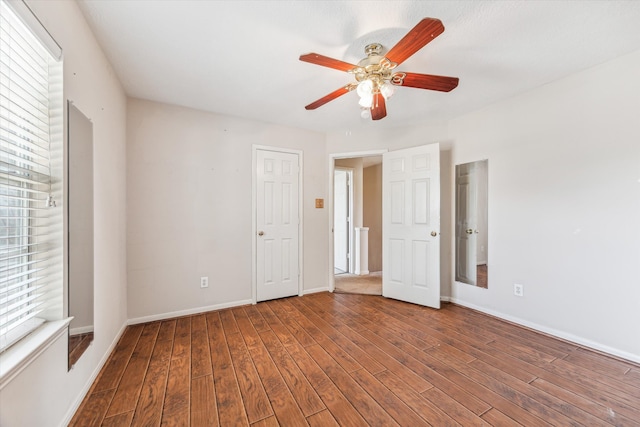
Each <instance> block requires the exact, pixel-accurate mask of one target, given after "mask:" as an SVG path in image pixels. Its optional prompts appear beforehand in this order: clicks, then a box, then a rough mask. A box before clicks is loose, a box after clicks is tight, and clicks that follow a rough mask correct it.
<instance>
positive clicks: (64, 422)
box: [60, 322, 127, 427]
mask: <svg viewBox="0 0 640 427" xmlns="http://www.w3.org/2000/svg"><path fill="white" fill-rule="evenodd" d="M126 328H127V322H125V323H124V324H123V325H122V327H121V328H120V330H119V331H118V333H117V334H116V336H115V338H114V339H113V340H112V341H111V344H109V348H107V350H106V351H105V352H104V354H103V355H102V358H101V359H100V362H99V363H98V365H97V366H96V368H95V369H94V370H93V373H92V374H91V376H90V377H89V379H88V380H87V382H86V384H85V385H84V387H83V388H82V390H81V391H80V393H79V394H78V397H77V399H76V400H75V402H73V404H72V405H71V406H70V407H69V410H68V411H67V413H66V415H65V416H64V418H63V420H62V423H61V424H60V427H64V426H67V425H69V423H70V422H71V418H73V416H74V415H75V414H76V411H77V410H78V408H79V407H80V404H81V403H82V401H83V400H84V398H85V396H86V395H87V393H88V392H89V390H90V389H91V386H92V385H93V382H94V381H95V380H96V378H97V377H98V374H99V373H100V371H101V370H102V368H103V367H104V365H105V363H107V360H108V359H109V356H111V353H112V352H113V350H114V349H115V348H116V345H117V344H118V341H120V337H122V334H124V330H125V329H126ZM91 345H94V343H91Z"/></svg>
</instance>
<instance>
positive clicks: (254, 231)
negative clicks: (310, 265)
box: [251, 144, 304, 304]
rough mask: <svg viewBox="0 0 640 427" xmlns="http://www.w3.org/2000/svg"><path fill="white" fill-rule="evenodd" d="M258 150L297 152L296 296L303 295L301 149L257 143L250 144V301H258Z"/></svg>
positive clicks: (302, 157)
mask: <svg viewBox="0 0 640 427" xmlns="http://www.w3.org/2000/svg"><path fill="white" fill-rule="evenodd" d="M258 150H262V151H273V152H276V153H289V154H297V155H298V274H299V275H298V296H300V297H301V296H302V295H304V262H303V261H304V233H303V230H304V203H303V202H304V185H303V184H304V181H303V175H304V167H303V166H304V162H303V160H304V156H303V151H302V150H293V149H289V148H280V147H272V146H269V145H258V144H253V145H252V146H251V236H252V237H251V259H252V262H251V299H252V301H251V303H252V304H257V303H258V295H257V293H258V292H257V289H258V279H257V275H258V272H257V269H256V264H257V262H258V252H257V249H256V239H255V236H256V234H257V233H258V229H257V228H256V220H257V216H256V210H257V205H256V198H257V194H258V192H257V188H256V180H257V166H258V160H257V159H258V158H257V152H258Z"/></svg>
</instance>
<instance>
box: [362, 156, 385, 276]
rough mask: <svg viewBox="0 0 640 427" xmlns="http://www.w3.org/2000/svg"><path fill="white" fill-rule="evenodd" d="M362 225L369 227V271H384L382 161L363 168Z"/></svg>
mask: <svg viewBox="0 0 640 427" xmlns="http://www.w3.org/2000/svg"><path fill="white" fill-rule="evenodd" d="M362 204H363V209H362V225H363V226H364V227H369V271H371V272H374V271H382V163H380V164H377V165H374V166H369V167H366V168H364V169H363V197H362Z"/></svg>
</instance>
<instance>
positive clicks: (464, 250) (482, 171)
mask: <svg viewBox="0 0 640 427" xmlns="http://www.w3.org/2000/svg"><path fill="white" fill-rule="evenodd" d="M488 163H489V162H488V161H487V160H480V161H477V162H471V163H464V164H461V165H456V252H455V253H456V259H455V264H456V281H458V282H462V283H468V284H470V285H473V286H478V287H481V288H487V287H488V271H487V261H488V251H487V246H488V236H489V234H488V221H487V219H488V218H487V212H488V197H487V196H488V194H487V192H488V176H487V173H488Z"/></svg>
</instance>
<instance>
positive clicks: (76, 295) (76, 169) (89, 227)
mask: <svg viewBox="0 0 640 427" xmlns="http://www.w3.org/2000/svg"><path fill="white" fill-rule="evenodd" d="M67 105H68V128H67V129H68V135H67V136H68V138H67V155H68V160H67V184H68V186H67V203H68V206H67V212H68V214H67V221H68V223H67V226H68V227H67V230H68V233H69V239H68V242H69V249H68V250H69V254H68V258H67V260H68V266H67V267H68V268H67V271H68V283H69V287H68V309H69V313H68V315H69V316H72V317H73V320H72V321H71V323H70V325H69V369H71V367H72V366H73V365H74V364H75V363H76V362H77V361H78V359H79V358H80V356H82V354H83V353H84V351H85V350H86V349H87V347H89V344H91V342H92V341H93V332H94V331H93V124H92V123H91V120H89V119H88V118H87V117H85V115H84V114H82V112H81V111H80V110H78V109H77V108H76V107H75V106H74V105H73V104H72V103H71V102H68V104H67Z"/></svg>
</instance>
